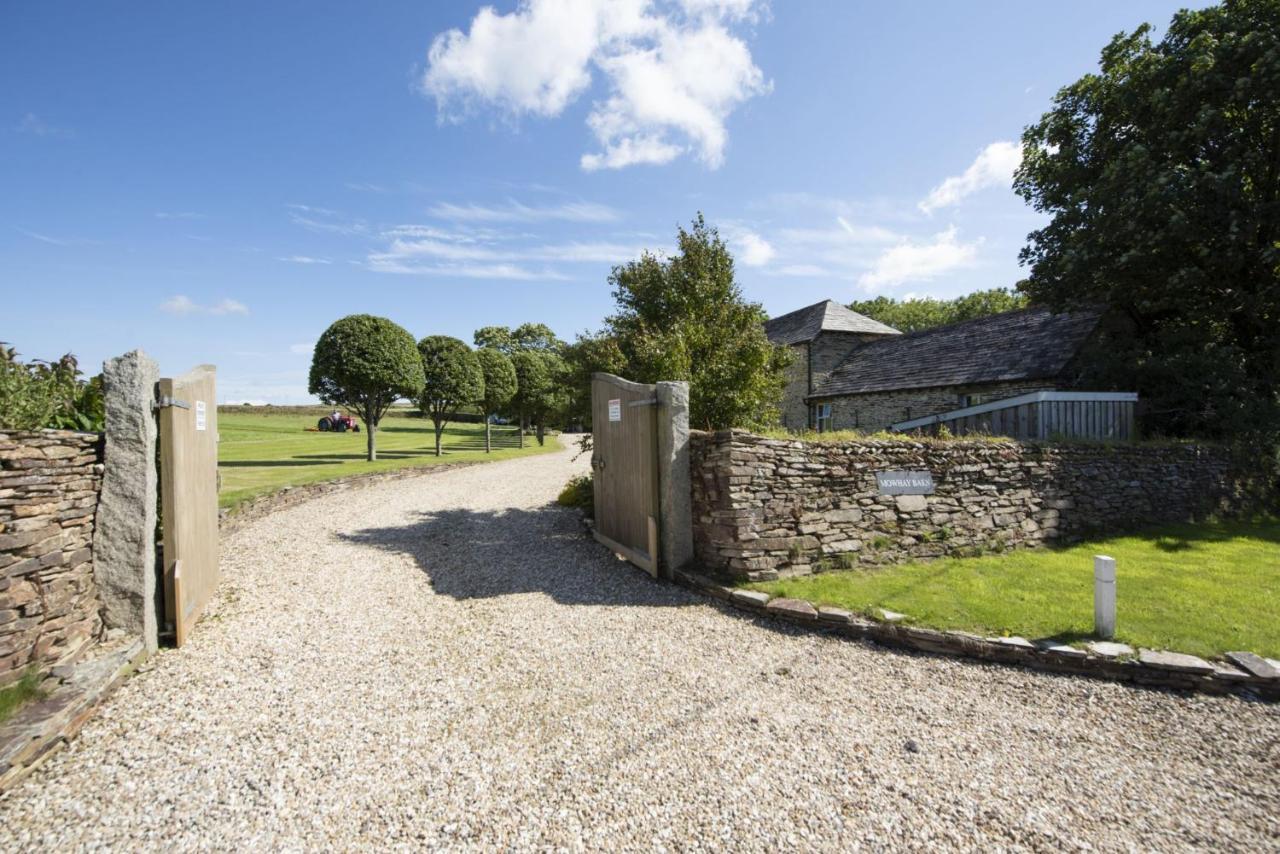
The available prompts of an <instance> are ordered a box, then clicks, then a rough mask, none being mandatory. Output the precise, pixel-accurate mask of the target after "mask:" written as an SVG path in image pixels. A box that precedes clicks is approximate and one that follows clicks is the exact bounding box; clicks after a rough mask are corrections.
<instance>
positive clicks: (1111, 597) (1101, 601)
mask: <svg viewBox="0 0 1280 854" xmlns="http://www.w3.org/2000/svg"><path fill="white" fill-rule="evenodd" d="M1093 630H1094V633H1095V634H1097V635H1098V637H1100V638H1112V637H1115V634H1116V559H1115V558H1113V557H1107V556H1106V555H1095V556H1094V558H1093Z"/></svg>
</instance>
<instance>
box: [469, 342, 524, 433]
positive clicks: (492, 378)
mask: <svg viewBox="0 0 1280 854" xmlns="http://www.w3.org/2000/svg"><path fill="white" fill-rule="evenodd" d="M476 359H477V360H478V361H479V362H480V372H481V373H482V374H483V375H484V397H483V398H482V399H481V401H480V408H481V409H482V410H484V452H485V453H486V454H487V453H489V452H490V451H491V450H493V443H492V439H491V427H492V425H491V423H490V422H491V420H492V418H493V416H494V415H495V414H497V413H498V412H501V411H502V408H503V407H504V406H506V405H507V404H508V403H510V402H511V398H513V397H515V394H516V367H515V365H513V364H512V363H511V358H510V357H509V356H508V355H507V354H506V353H503V352H502V351H501V350H497V349H494V348H493V347H481V348H480V349H479V350H477V351H476Z"/></svg>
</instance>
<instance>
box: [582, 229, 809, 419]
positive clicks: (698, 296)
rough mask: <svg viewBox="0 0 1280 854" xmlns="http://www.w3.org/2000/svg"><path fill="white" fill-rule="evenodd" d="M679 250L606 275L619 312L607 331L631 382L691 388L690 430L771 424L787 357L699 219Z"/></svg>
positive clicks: (645, 258) (725, 251)
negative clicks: (681, 383) (681, 384)
mask: <svg viewBox="0 0 1280 854" xmlns="http://www.w3.org/2000/svg"><path fill="white" fill-rule="evenodd" d="M678 242H679V252H678V254H676V255H675V256H674V257H671V258H663V259H660V258H658V257H656V256H654V255H652V254H649V253H647V252H646V253H645V254H644V255H643V256H642V257H641V258H640V259H639V260H637V261H632V262H630V263H628V264H625V265H623V266H620V267H615V268H614V269H613V273H612V274H611V275H610V277H609V282H610V284H611V285H612V286H613V296H614V299H615V300H616V301H617V304H618V311H617V313H616V314H614V315H613V316H612V317H609V318H608V319H607V320H606V324H607V327H608V332H609V334H610V335H611V336H612V337H613V338H614V339H615V340H616V342H617V346H618V348H619V350H620V351H621V353H622V356H623V358H624V360H625V364H626V372H627V376H628V378H629V379H633V380H636V381H637V382H657V381H659V380H688V382H689V400H690V413H689V420H690V423H691V424H693V425H695V426H697V427H702V428H705V429H709V430H710V429H719V428H724V427H744V426H752V425H762V424H767V423H771V422H773V421H775V420H776V419H777V417H778V409H777V404H778V400H779V399H780V398H781V395H782V389H783V386H784V383H785V378H784V376H783V372H784V370H785V368H786V365H787V364H788V362H789V360H790V355H791V354H790V353H789V352H788V351H787V350H786V348H784V347H775V346H774V345H773V344H771V343H769V339H768V338H766V337H765V334H764V322H765V320H766V319H767V315H766V314H765V312H764V309H763V308H761V307H760V305H759V304H758V303H752V302H747V301H746V300H745V299H743V296H742V291H741V289H740V288H739V287H738V285H737V282H736V281H735V280H734V272H733V258H732V257H731V256H730V255H729V250H728V248H727V247H726V246H725V244H724V241H722V240H721V239H720V235H719V234H718V233H717V232H716V230H715V229H714V228H711V227H710V226H708V225H707V224H706V222H705V220H704V219H703V217H702V214H698V216H697V218H696V219H695V220H694V221H693V225H692V227H691V229H690V230H688V231H686V230H685V229H683V228H681V229H679V234H678Z"/></svg>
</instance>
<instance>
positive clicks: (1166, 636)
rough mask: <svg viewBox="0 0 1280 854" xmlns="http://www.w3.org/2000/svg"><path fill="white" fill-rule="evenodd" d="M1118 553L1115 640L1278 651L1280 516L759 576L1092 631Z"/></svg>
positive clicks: (827, 598) (924, 615) (1014, 625)
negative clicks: (1103, 574) (1097, 563)
mask: <svg viewBox="0 0 1280 854" xmlns="http://www.w3.org/2000/svg"><path fill="white" fill-rule="evenodd" d="M1097 554H1105V555H1110V556H1111V557H1114V558H1115V559H1116V575H1117V580H1116V598H1117V629H1116V635H1117V638H1116V639H1117V640H1120V641H1123V642H1125V643H1128V644H1130V645H1132V646H1134V647H1139V646H1142V647H1148V648H1151V649H1170V650H1174V651H1177V652H1187V653H1191V654H1193V655H1201V656H1216V655H1220V654H1221V653H1224V652H1229V651H1232V650H1247V651H1250V652H1256V653H1258V654H1260V655H1264V656H1268V657H1271V658H1276V657H1280V521H1278V520H1277V519H1275V518H1259V519H1254V520H1249V521H1229V522H1207V523H1202V524H1186V525H1170V526H1163V527H1159V528H1153V529H1151V530H1149V531H1147V532H1144V533H1141V534H1135V535H1132V536H1125V537H1108V538H1106V539H1098V540H1093V541H1090V542H1086V543H1082V544H1080V545H1076V546H1072V547H1069V548H1060V549H1028V550H1023V551H1017V552H1011V553H1008V554H1002V555H998V556H988V557H978V558H947V559H942V560H936V561H931V562H919V563H911V564H904V565H902V566H892V567H883V568H867V569H857V570H851V571H840V572H829V573H823V574H819V575H815V576H809V577H805V578H796V579H788V580H782V581H772V582H767V583H762V584H753V585H750V586H751V587H753V588H755V589H758V590H765V591H767V592H769V593H771V594H773V595H775V596H793V597H797V598H800V599H808V600H809V601H811V602H814V603H816V604H825V605H835V606H838V607H841V608H845V609H848V610H851V611H858V612H871V611H872V610H873V609H875V608H888V609H889V610H892V611H899V612H902V613H904V614H906V615H908V617H909V618H910V621H911V622H912V623H914V624H916V625H921V626H928V627H931V628H937V629H959V630H963V631H970V632H976V633H979V634H984V635H1004V634H1011V635H1020V636H1022V637H1027V638H1033V639H1035V638H1045V637H1057V638H1060V639H1062V640H1065V641H1068V642H1072V641H1077V640H1084V639H1087V638H1090V637H1091V636H1092V633H1093V556H1094V555H1097Z"/></svg>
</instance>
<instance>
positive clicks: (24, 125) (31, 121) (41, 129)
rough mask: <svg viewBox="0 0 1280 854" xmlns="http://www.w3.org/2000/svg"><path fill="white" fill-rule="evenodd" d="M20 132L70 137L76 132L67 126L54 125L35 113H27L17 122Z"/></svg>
mask: <svg viewBox="0 0 1280 854" xmlns="http://www.w3.org/2000/svg"><path fill="white" fill-rule="evenodd" d="M17 131H18V133H25V134H30V135H31V136H48V137H63V138H65V137H70V136H73V135H74V134H73V133H72V132H71V131H70V130H68V129H67V128H60V127H54V126H53V125H51V124H49V123H48V122H46V121H45V120H44V119H42V118H40V117H39V116H37V115H36V114H35V113H27V114H26V115H25V116H23V117H22V120H21V121H20V122H18V124H17Z"/></svg>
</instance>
